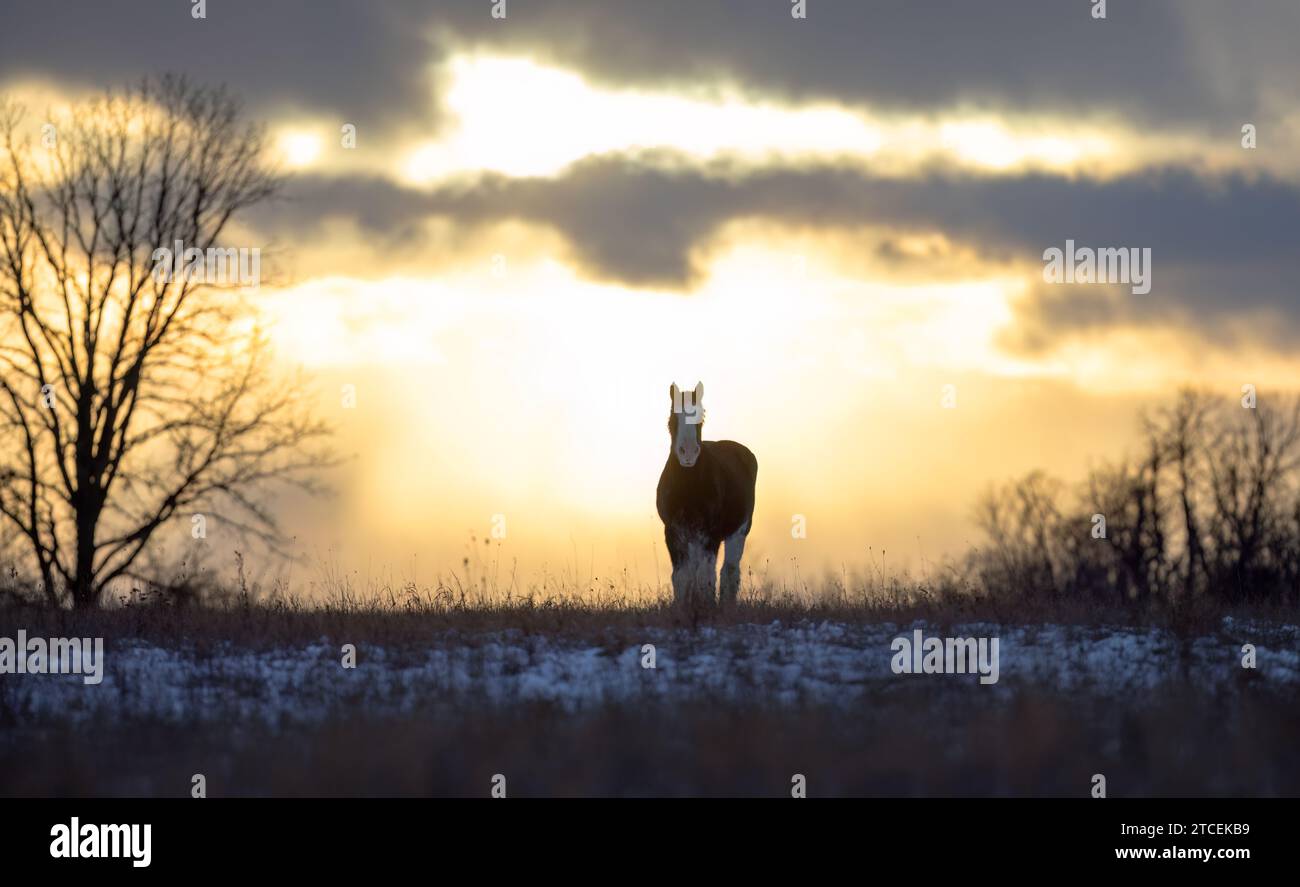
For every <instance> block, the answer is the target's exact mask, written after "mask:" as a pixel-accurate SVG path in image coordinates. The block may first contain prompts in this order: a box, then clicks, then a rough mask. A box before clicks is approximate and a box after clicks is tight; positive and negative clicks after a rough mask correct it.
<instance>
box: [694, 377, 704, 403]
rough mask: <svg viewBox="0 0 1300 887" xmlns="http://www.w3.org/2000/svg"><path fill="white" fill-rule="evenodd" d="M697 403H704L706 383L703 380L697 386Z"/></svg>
mask: <svg viewBox="0 0 1300 887" xmlns="http://www.w3.org/2000/svg"><path fill="white" fill-rule="evenodd" d="M695 403H696V404H702V403H704V383H703V382H700V383H699V384H698V385H696V386H695Z"/></svg>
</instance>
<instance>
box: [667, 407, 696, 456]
mask: <svg viewBox="0 0 1300 887" xmlns="http://www.w3.org/2000/svg"><path fill="white" fill-rule="evenodd" d="M699 427H700V426H699V425H698V424H691V423H690V422H687V421H686V416H684V415H682V414H681V413H679V414H678V418H677V438H676V440H674V441H673V453H674V454H675V455H676V456H677V462H678V464H680V465H681V466H682V467H683V468H690V467H691V466H693V465H694V464H695V460H696V459H698V458H700V433H699Z"/></svg>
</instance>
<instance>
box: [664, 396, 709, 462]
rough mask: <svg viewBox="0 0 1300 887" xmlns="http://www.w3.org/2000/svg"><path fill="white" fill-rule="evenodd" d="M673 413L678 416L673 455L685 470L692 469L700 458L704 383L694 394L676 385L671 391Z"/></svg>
mask: <svg viewBox="0 0 1300 887" xmlns="http://www.w3.org/2000/svg"><path fill="white" fill-rule="evenodd" d="M669 393H670V395H671V396H672V400H673V413H674V414H675V415H676V416H677V433H676V435H674V437H673V455H675V456H676V457H677V463H678V464H679V465H681V466H682V467H683V468H690V467H691V466H693V465H694V464H695V461H696V460H697V459H699V458H700V438H701V435H700V422H701V421H703V419H704V407H703V400H704V383H703V382H701V383H699V384H698V385H696V386H695V391H694V392H687V391H682V390H681V389H680V388H678V387H677V385H676V384H675V383H674V384H673V386H672V388H671V389H670V391H669Z"/></svg>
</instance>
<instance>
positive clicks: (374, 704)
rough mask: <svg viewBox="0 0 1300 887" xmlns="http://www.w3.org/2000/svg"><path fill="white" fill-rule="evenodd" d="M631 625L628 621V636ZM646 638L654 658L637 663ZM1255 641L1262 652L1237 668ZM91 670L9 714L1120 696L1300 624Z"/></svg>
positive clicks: (1299, 656) (1231, 682) (535, 648)
mask: <svg viewBox="0 0 1300 887" xmlns="http://www.w3.org/2000/svg"><path fill="white" fill-rule="evenodd" d="M917 628H920V629H921V630H922V631H923V632H924V635H925V636H926V637H930V636H937V637H948V636H951V637H985V638H994V637H996V638H998V640H999V644H998V650H999V661H998V671H999V675H998V677H999V679H998V682H997V683H996V684H992V685H985V684H981V683H980V681H979V676H978V675H977V674H953V675H949V674H929V675H926V674H919V675H918V674H896V673H895V672H894V671H893V669H892V668H891V660H893V658H894V657H895V655H896V652H895V650H894V649H892V648H891V644H892V642H893V641H894V639H895V638H898V637H906V638H908V639H909V640H910V639H911V638H912V636H913V635H912V632H913V631H914V630H915V629H917ZM625 637H626V636H625ZM647 644H650V645H653V646H654V651H653V655H654V666H655V667H654V668H646V667H644V665H643V662H644V661H645V660H646V658H647V655H648V651H646V650H644V645H647ZM1244 644H1253V645H1254V646H1255V648H1256V652H1255V656H1256V661H1257V668H1256V669H1255V670H1254V671H1253V672H1250V671H1248V670H1247V669H1244V668H1243V667H1242V657H1243V652H1242V647H1243V645H1244ZM105 656H106V663H105V668H104V676H103V681H102V683H100V684H98V685H91V686H88V685H86V684H85V683H84V682H83V680H82V679H81V677H80V676H76V675H5V676H3V677H0V694H3V695H2V696H0V704H3V705H4V706H5V707H6V708H7V709H8V710H9V712H11V713H12V715H13V717H14V718H15V719H16V721H17V723H19V724H24V723H26V724H39V723H50V722H58V721H72V722H77V721H81V720H83V719H86V718H90V717H95V716H105V717H109V718H112V719H114V720H117V719H125V718H131V719H135V718H142V719H149V720H162V721H165V722H166V721H170V722H177V723H195V722H207V721H231V720H232V719H234V720H236V721H239V722H247V721H260V722H263V723H266V724H268V725H272V726H274V725H284V724H311V723H316V722H320V721H322V720H324V719H327V718H329V717H331V716H334V715H338V714H340V713H342V712H345V711H351V712H356V711H357V710H358V709H360V710H361V711H364V713H365V714H367V715H380V716H382V715H387V714H393V715H402V714H417V713H420V712H422V711H427V712H429V713H431V714H436V713H438V712H441V711H445V710H448V709H449V708H453V709H454V708H464V707H466V706H469V707H473V708H481V707H485V706H501V705H510V704H515V703H519V702H551V703H555V704H558V705H559V706H561V707H563V708H564V709H565V710H568V711H581V710H583V709H584V708H588V707H592V706H598V705H600V704H602V703H607V702H622V703H637V702H650V701H662V702H668V703H672V702H679V701H687V700H692V699H695V700H699V699H703V700H709V699H716V700H728V701H740V702H754V703H758V704H763V705H770V706H785V705H794V704H801V703H802V704H817V705H831V706H848V705H853V704H854V703H855V702H856V701H859V700H861V699H862V698H863V696H864V694H879V693H907V692H911V691H912V690H913V689H915V688H917V687H919V686H920V685H923V684H924V685H926V686H927V689H928V690H930V691H933V690H936V689H938V690H939V691H940V692H942V693H953V694H963V695H964V694H979V695H981V696H987V697H990V698H991V699H998V698H1006V697H1007V696H1009V695H1014V694H1016V693H1017V692H1020V691H1022V690H1025V689H1029V688H1044V689H1050V690H1054V691H1056V692H1069V693H1073V692H1087V693H1089V694H1090V695H1093V696H1098V695H1100V696H1103V697H1108V696H1113V697H1127V696H1130V695H1131V694H1132V693H1134V692H1138V691H1142V690H1147V689H1152V688H1157V687H1159V686H1161V685H1164V684H1179V685H1182V686H1188V687H1192V688H1194V689H1195V688H1203V689H1204V690H1206V691H1207V692H1229V693H1230V692H1234V688H1236V687H1238V686H1239V685H1240V683H1241V682H1242V681H1246V680H1252V681H1265V682H1267V683H1269V684H1271V685H1275V686H1279V687H1280V686H1286V685H1291V686H1298V685H1300V629H1298V628H1297V627H1296V626H1290V625H1288V626H1276V625H1270V626H1257V625H1250V624H1245V623H1241V622H1232V621H1231V620H1225V621H1224V624H1223V626H1222V627H1221V629H1220V631H1219V632H1218V633H1217V634H1215V635H1214V636H1209V637H1201V638H1196V639H1190V640H1189V639H1186V638H1178V637H1176V636H1174V635H1172V634H1169V633H1167V632H1164V631H1158V630H1134V629H1126V628H1110V629H1099V628H1092V627H1088V628H1084V627H1069V626H1059V625H1042V626H1033V627H1024V626H1020V627H1014V628H1012V627H998V626H994V625H978V624H968V625H957V626H946V627H938V626H931V625H923V624H915V625H902V626H900V625H891V624H879V625H846V624H838V623H805V624H798V625H782V624H780V623H772V624H770V625H749V626H733V627H726V628H702V629H700V630H698V631H685V630H679V631H671V630H650V629H647V630H646V632H645V636H644V638H638V639H636V640H635V642H632V643H628V642H627V641H626V640H624V641H623V642H620V643H619V644H612V645H603V646H593V645H591V644H590V643H582V642H578V641H573V640H568V639H565V638H560V637H545V636H539V635H528V636H525V635H522V634H518V633H514V632H505V633H496V634H490V635H476V636H457V635H454V634H450V635H439V636H435V637H431V638H430V640H429V643H428V647H427V649H411V648H409V647H408V648H403V649H401V650H386V649H383V648H379V647H374V646H368V645H366V644H364V643H359V644H357V654H356V667H355V668H354V669H345V668H343V666H342V658H343V654H342V652H341V650H340V649H339V647H338V646H337V645H334V644H329V645H327V644H326V643H324V642H323V641H322V642H320V643H316V644H311V645H306V646H302V647H296V648H282V649H276V650H271V651H266V650H258V651H254V650H249V649H244V648H240V647H237V646H233V645H232V646H228V647H226V648H224V649H221V650H219V651H217V652H213V651H212V650H211V649H209V650H207V651H205V652H204V653H203V654H201V655H200V654H197V653H196V652H194V651H192V650H187V649H183V648H181V649H177V648H170V647H161V646H155V645H152V644H148V643H141V642H121V641H110V642H108V643H107V645H106V648H105Z"/></svg>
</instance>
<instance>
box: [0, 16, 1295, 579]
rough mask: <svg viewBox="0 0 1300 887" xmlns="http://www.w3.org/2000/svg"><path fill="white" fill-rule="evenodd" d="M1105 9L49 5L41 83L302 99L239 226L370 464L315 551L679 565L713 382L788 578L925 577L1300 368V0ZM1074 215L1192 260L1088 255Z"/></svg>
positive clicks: (343, 490) (439, 564) (521, 568)
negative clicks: (1063, 488)
mask: <svg viewBox="0 0 1300 887" xmlns="http://www.w3.org/2000/svg"><path fill="white" fill-rule="evenodd" d="M1105 5H1106V7H1107V8H1106V15H1105V17H1104V18H1099V17H1097V16H1096V10H1097V4H1096V3H1094V2H1093V0H1006V2H989V3H980V2H973V0H954V2H938V0H936V2H924V3H923V2H915V0H896V2H868V0H855V2H849V0H844V2H836V0H809V2H808V3H807V5H806V7H805V10H806V17H804V18H798V17H796V16H795V15H792V11H794V10H795V6H796V4H792V3H791V2H789V0H748V2H735V0H692V2H677V0H661V2H656V3H639V2H630V0H622V2H615V0H600V2H581V0H564V2H558V0H557V2H545V0H508V2H507V3H505V4H498V3H494V2H491V0H459V2H443V3H429V2H425V3H415V2H395V0H375V2H367V3H361V2H311V3H309V2H292V0H283V2H276V3H272V4H264V3H252V2H244V0H210V2H207V3H206V4H204V8H203V12H204V13H205V17H203V18H195V17H194V16H195V12H196V7H194V6H193V5H192V4H191V3H188V2H185V0H165V2H164V0H146V2H138V0H137V2H113V0H103V2H95V3H90V2H76V3H60V4H54V5H51V4H49V3H48V2H29V0H6V4H5V11H4V23H3V28H0V91H3V92H4V93H5V94H6V95H9V96H11V97H14V98H17V99H19V100H21V101H24V102H25V103H27V104H28V105H29V107H31V108H33V109H36V110H39V109H41V108H45V107H51V106H57V105H60V104H63V103H69V102H75V101H76V100H77V99H78V98H79V97H82V96H85V95H87V94H90V93H94V92H96V91H99V90H102V89H103V88H105V87H106V86H119V85H125V84H128V83H130V82H132V81H134V80H136V79H138V78H139V77H141V76H143V75H147V74H157V73H161V72H166V71H175V72H181V73H185V74H187V75H189V76H190V77H192V78H194V79H196V80H198V81H200V82H204V83H213V84H216V83H225V84H228V85H229V86H230V87H231V88H232V89H233V90H234V91H235V92H236V93H238V94H239V95H240V96H242V98H243V100H244V103H245V108H246V112H247V114H248V116H249V117H250V118H252V119H255V120H260V121H263V122H264V123H265V125H266V127H267V131H268V135H269V144H270V148H271V151H272V153H273V154H274V157H273V161H274V162H275V163H276V164H278V165H279V166H280V167H281V168H282V169H283V171H284V173H285V175H286V183H285V189H284V193H283V197H282V199H279V200H277V201H275V202H274V203H271V204H268V205H264V206H262V207H259V208H257V209H256V210H254V211H253V212H251V213H250V214H248V215H247V216H245V217H244V218H242V219H240V220H238V223H237V225H236V227H235V228H234V229H233V231H232V233H231V242H232V243H234V244H236V245H246V246H250V247H253V246H256V247H259V248H260V249H261V250H262V252H263V256H264V258H263V269H264V272H263V273H264V275H265V277H266V281H267V282H265V283H264V284H263V285H262V286H261V288H260V289H259V291H258V293H257V297H256V298H257V301H258V304H259V306H260V307H261V308H262V309H263V310H264V311H265V312H266V314H267V315H268V316H269V317H270V318H272V319H273V320H274V326H273V340H274V343H275V347H276V349H277V354H278V355H279V358H280V359H281V360H282V361H283V362H284V363H285V364H286V365H292V366H301V367H303V368H305V369H306V370H307V371H308V373H309V374H310V376H311V378H312V379H313V380H314V385H315V388H316V390H317V396H318V398H319V410H320V413H321V414H322V416H323V417H324V418H326V419H328V420H329V421H331V422H332V423H333V424H334V425H335V426H336V428H337V436H338V441H339V445H340V448H341V449H342V450H344V451H345V452H347V453H348V454H349V455H350V457H351V458H350V459H349V461H348V462H347V464H346V465H345V466H344V467H343V468H341V469H340V470H338V471H337V472H336V473H335V475H334V478H333V480H334V481H335V486H336V488H337V495H336V496H335V497H334V498H332V499H330V500H328V501H327V502H324V503H316V504H312V505H303V504H302V503H298V502H289V501H287V500H286V501H285V502H284V503H282V506H281V507H282V511H283V514H284V523H285V529H286V531H287V532H288V533H289V534H290V535H291V536H293V537H294V539H295V542H294V546H295V550H297V551H299V552H301V553H302V555H303V557H304V564H305V566H302V567H295V569H296V570H298V571H299V572H298V574H297V575H298V576H299V578H300V579H301V577H303V576H308V577H313V576H318V575H319V573H320V571H321V569H322V568H321V567H320V564H321V563H322V562H326V563H333V564H334V565H335V566H334V567H332V568H330V569H336V570H343V571H345V572H346V571H352V570H356V571H358V575H360V576H362V577H365V576H373V575H388V576H393V577H395V578H398V579H406V578H411V579H415V580H416V581H419V582H428V581H432V580H433V579H434V578H435V577H436V576H437V575H438V574H440V573H445V572H446V571H448V570H452V569H456V570H463V567H462V559H463V558H464V557H466V556H469V557H470V558H471V562H472V563H473V564H474V565H475V568H476V569H482V568H488V569H496V570H500V571H501V573H502V574H503V575H504V574H506V573H508V572H511V571H514V572H515V573H516V574H517V576H518V577H519V583H520V584H521V585H522V584H527V583H528V582H530V581H534V580H536V579H537V578H538V577H541V576H547V575H552V576H557V575H569V576H573V577H576V578H577V579H578V580H579V581H581V582H586V581H588V580H590V579H591V578H592V577H601V578H602V580H605V579H614V580H616V581H622V580H625V581H629V582H631V583H632V584H637V585H641V584H655V583H660V582H665V581H666V580H667V572H668V565H667V556H666V552H665V550H664V548H663V545H662V530H661V526H660V523H659V520H658V517H657V516H656V514H655V510H654V490H655V483H656V481H657V478H658V475H659V472H660V470H661V469H662V467H663V463H664V460H665V458H666V457H667V455H668V444H669V441H668V435H667V431H666V428H665V423H666V420H667V415H668V410H669V401H668V395H667V389H668V386H669V384H670V383H671V382H677V383H678V384H680V385H682V386H685V387H693V386H694V384H695V383H696V382H697V381H703V382H704V385H705V399H704V405H705V407H706V408H707V409H708V417H707V422H706V425H705V438H706V439H723V438H730V439H734V440H739V441H741V442H742V443H745V444H746V445H747V446H749V447H750V449H751V450H753V451H754V453H755V454H756V455H757V457H758V462H759V480H758V496H757V499H758V506H757V511H756V516H755V526H754V529H753V531H752V533H751V536H750V543H749V546H748V549H747V551H748V554H747V568H749V569H752V570H753V571H754V575H755V576H756V577H762V576H768V577H773V578H781V577H788V576H790V575H791V574H792V572H797V571H799V570H802V571H803V572H804V574H805V575H806V574H809V573H815V572H817V571H822V570H826V569H830V570H832V571H837V572H838V571H839V570H841V569H845V568H847V569H857V568H860V567H861V566H862V565H864V564H869V565H871V566H872V568H881V567H886V568H890V569H893V568H897V569H908V570H911V571H913V572H915V573H924V572H925V571H927V570H934V569H938V566H937V565H939V564H940V563H941V561H942V559H943V558H944V557H947V556H952V555H955V554H956V553H959V552H960V551H962V550H964V549H965V548H967V547H968V546H970V545H972V544H976V543H978V542H979V541H980V537H979V534H978V531H977V530H976V529H975V527H974V526H973V524H972V520H971V517H972V505H973V501H974V499H975V497H976V496H977V495H978V494H979V493H980V492H981V491H982V490H983V489H985V488H986V487H987V486H988V485H989V484H990V483H995V482H1001V481H1003V480H1005V479H1007V478H1010V477H1013V476H1017V475H1020V474H1023V473H1025V472H1028V471H1030V470H1032V469H1037V468H1041V469H1044V470H1047V471H1050V472H1052V473H1053V474H1056V475H1059V476H1061V477H1063V478H1066V479H1072V478H1078V477H1080V476H1081V475H1082V474H1083V473H1084V472H1086V471H1087V470H1088V468H1090V467H1092V466H1094V465H1096V464H1097V463H1098V462H1099V461H1101V460H1104V459H1107V458H1114V457H1116V456H1118V455H1120V454H1122V453H1123V452H1124V451H1125V448H1126V447H1129V446H1131V445H1132V442H1133V440H1134V435H1135V433H1136V431H1137V414H1138V411H1139V410H1140V409H1142V408H1144V407H1152V406H1159V405H1161V404H1163V403H1166V402H1168V401H1169V400H1170V399H1171V398H1172V397H1173V396H1174V394H1175V392H1176V391H1177V389H1178V387H1179V386H1181V385H1186V384H1194V385H1199V386H1203V387H1205V388H1207V389H1208V390H1210V391H1212V392H1215V393H1218V394H1222V395H1223V396H1224V397H1234V398H1235V397H1237V396H1239V392H1240V389H1241V386H1242V385H1244V384H1252V385H1255V386H1256V387H1257V388H1258V390H1259V391H1260V392H1261V395H1262V396H1263V395H1266V394H1267V393H1268V392H1271V391H1278V390H1281V389H1284V388H1290V387H1293V386H1294V379H1295V377H1296V370H1297V368H1298V366H1297V364H1298V363H1300V360H1298V359H1297V356H1296V348H1295V344H1296V341H1297V336H1298V335H1300V300H1298V299H1297V298H1296V296H1297V293H1296V280H1297V271H1300V267H1298V266H1300V249H1297V245H1296V242H1295V241H1296V234H1297V231H1300V224H1298V223H1300V150H1298V149H1300V104H1298V103H1297V95H1296V93H1297V90H1298V89H1300V86H1298V84H1300V56H1298V55H1297V54H1296V53H1295V51H1294V46H1293V41H1294V35H1295V34H1296V33H1300V5H1297V4H1295V3H1294V2H1291V0H1239V2H1235V3H1232V4H1228V3H1223V2H1217V0H1142V2H1118V0H1111V2H1109V3H1107V4H1105ZM502 6H504V10H505V15H504V17H497V16H494V14H493V12H494V10H496V11H497V13H498V16H499V14H500V9H501V7H502ZM38 116H39V114H38ZM1244 128H1247V129H1249V131H1250V133H1251V135H1252V137H1253V147H1248V146H1247V142H1249V141H1251V140H1250V138H1248V137H1247V135H1246V134H1245V133H1246V129H1244ZM345 132H347V133H353V134H355V144H354V146H351V147H349V146H347V145H346V144H345V142H346V141H347V140H346V139H345ZM1067 241H1073V242H1074V243H1075V244H1076V246H1079V247H1090V248H1096V249H1101V248H1116V249H1119V248H1122V249H1135V250H1138V251H1139V254H1142V253H1143V251H1146V250H1149V253H1146V255H1149V257H1150V259H1149V266H1148V271H1149V280H1148V283H1149V284H1150V289H1149V291H1146V292H1137V291H1136V290H1140V289H1142V287H1136V286H1133V285H1132V283H1131V281H1123V280H1112V281H1110V282H1082V283H1081V282H1075V283H1061V282H1049V281H1048V279H1047V278H1046V277H1045V275H1044V266H1045V257H1044V253H1045V251H1047V250H1050V249H1053V248H1056V249H1061V250H1064V249H1066V246H1067ZM800 519H801V520H802V523H803V525H804V526H806V529H807V533H806V538H795V536H794V535H793V534H792V532H791V531H792V527H793V526H794V525H795V524H796V523H797V522H799V521H800ZM471 540H473V541H471Z"/></svg>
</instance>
